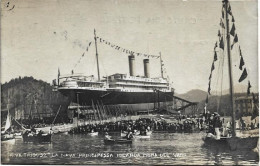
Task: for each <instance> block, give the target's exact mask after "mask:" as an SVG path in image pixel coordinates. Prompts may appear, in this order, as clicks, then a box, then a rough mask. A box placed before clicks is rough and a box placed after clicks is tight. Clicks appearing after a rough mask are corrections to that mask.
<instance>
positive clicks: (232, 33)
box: [230, 24, 236, 36]
mask: <svg viewBox="0 0 260 166" xmlns="http://www.w3.org/2000/svg"><path fill="white" fill-rule="evenodd" d="M235 31H236V27H235V24H233V25H232V28H231V31H230V35H232V36H235Z"/></svg>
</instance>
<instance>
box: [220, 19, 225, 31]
mask: <svg viewBox="0 0 260 166" xmlns="http://www.w3.org/2000/svg"><path fill="white" fill-rule="evenodd" d="M219 25H220V26H221V27H222V28H223V29H225V25H224V23H223V21H222V19H220V23H219Z"/></svg>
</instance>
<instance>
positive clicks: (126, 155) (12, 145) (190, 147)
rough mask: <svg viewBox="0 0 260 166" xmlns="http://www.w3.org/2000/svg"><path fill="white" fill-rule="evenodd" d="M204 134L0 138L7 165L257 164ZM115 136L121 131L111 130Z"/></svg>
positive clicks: (247, 154) (252, 156)
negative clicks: (126, 140) (125, 140)
mask: <svg viewBox="0 0 260 166" xmlns="http://www.w3.org/2000/svg"><path fill="white" fill-rule="evenodd" d="M204 134H205V133H202V132H201V133H152V135H151V138H149V139H137V138H136V139H134V141H133V143H132V144H118V145H117V144H115V145H105V144H104V135H103V134H99V135H98V136H90V135H88V134H74V135H73V134H64V133H60V134H54V135H53V139H52V143H50V144H47V143H46V144H39V143H23V140H22V138H20V139H15V140H9V141H2V142H1V144H2V163H6V164H77V165H79V164H105V165H106V164H142V165H150V164H157V165H165V164H166V165H184V164H193V165H194V164H195V165H214V164H220V165H234V164H235V165H237V164H238V165H258V163H259V156H258V154H257V153H255V152H253V151H251V150H247V151H241V150H239V151H231V150H229V149H228V148H227V147H225V146H223V147H222V146H207V145H205V144H204V142H203V140H202V137H203V135H204ZM110 135H111V136H113V137H114V138H117V137H120V133H110Z"/></svg>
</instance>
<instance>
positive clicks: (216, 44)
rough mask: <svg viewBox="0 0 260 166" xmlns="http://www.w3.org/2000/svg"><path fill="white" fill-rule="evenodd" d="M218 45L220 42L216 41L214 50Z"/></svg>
mask: <svg viewBox="0 0 260 166" xmlns="http://www.w3.org/2000/svg"><path fill="white" fill-rule="evenodd" d="M217 47H218V42H217V41H216V43H215V46H214V50H215V49H216V48H217Z"/></svg>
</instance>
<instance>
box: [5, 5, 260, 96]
mask: <svg viewBox="0 0 260 166" xmlns="http://www.w3.org/2000/svg"><path fill="white" fill-rule="evenodd" d="M8 2H9V3H8ZM230 4H231V7H232V13H233V15H234V18H235V25H236V32H237V35H238V38H239V42H238V43H237V45H238V44H239V45H240V47H241V50H242V53H243V58H244V60H245V66H246V68H247V71H248V78H247V79H249V80H250V82H251V85H252V90H253V91H257V92H258V54H257V49H258V48H257V45H258V44H257V43H258V38H257V35H258V33H257V28H258V27H257V20H258V18H257V0H247V1H241V0H240V1H231V2H230ZM221 8H222V3H221V1H216V0H211V1H205V0H201V1H200V0H187V1H181V0H37V1H35V0H9V1H7V0H3V1H1V83H4V82H7V81H9V80H11V79H12V78H16V77H19V76H21V77H24V76H33V77H34V78H36V79H41V80H43V81H46V82H49V83H51V82H52V80H53V79H56V78H57V73H58V68H59V69H60V73H61V75H65V74H70V73H71V70H73V71H74V73H83V74H84V75H93V74H94V75H95V76H97V69H96V60H95V47H94V46H95V45H94V44H92V45H91V46H90V48H89V50H88V52H85V49H86V46H87V45H88V43H89V42H91V41H92V42H93V41H94V29H96V33H97V36H98V37H101V38H103V39H106V40H107V41H109V42H111V43H114V44H116V45H118V46H120V47H123V48H125V49H129V50H132V51H135V52H140V53H144V54H152V55H159V52H161V55H162V59H163V63H164V66H165V68H166V73H165V74H164V75H165V76H169V78H170V81H171V82H172V86H173V87H174V88H175V92H176V93H185V92H187V91H189V90H191V89H201V90H204V91H207V89H208V81H209V74H210V68H211V65H212V60H213V55H214V52H213V49H214V45H215V42H216V41H218V36H217V34H218V30H219V29H220V26H219V22H220V18H221ZM231 42H232V41H231ZM97 48H98V54H99V61H100V62H99V63H100V74H101V76H102V77H103V76H107V75H110V74H114V73H128V72H129V68H128V55H127V54H126V53H123V52H121V51H118V50H115V49H113V48H111V47H110V46H108V45H106V44H104V43H100V42H97ZM234 48H235V49H234V50H233V51H232V53H231V55H232V59H233V61H234V63H233V64H232V67H233V68H234V70H233V76H234V86H235V87H237V89H238V90H241V89H242V90H244V91H246V85H247V81H248V80H245V81H243V82H242V83H238V79H239V76H240V75H241V71H240V70H239V69H238V65H239V55H238V51H237V48H238V46H235V47H234ZM84 52H85V54H84V57H83V58H82V59H81V60H80V63H78V62H79V59H80V57H81V56H82V54H83V53H84ZM143 59H144V57H136V64H135V65H136V73H137V75H143V72H144V71H143V64H142V60H143ZM220 59H221V58H220ZM225 62H226V61H225ZM75 65H76V67H75ZM216 66H217V62H216ZM224 69H225V71H224V72H223V73H224V77H227V76H228V75H227V73H228V71H227V70H226V68H224ZM218 71H219V70H217V69H216V70H214V71H213V72H214V73H213V77H214V79H215V78H219V77H217V73H218ZM150 72H151V76H152V77H158V76H160V61H159V59H156V58H150ZM223 81H226V82H225V83H223V89H227V88H228V86H224V85H228V82H227V80H225V79H223ZM216 84H218V81H217V83H216ZM218 85H220V84H218ZM213 87H219V86H213ZM235 89H236V88H235ZM213 90H214V89H213Z"/></svg>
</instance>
